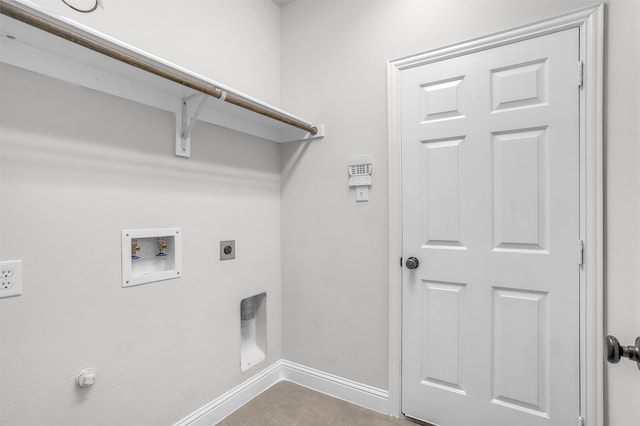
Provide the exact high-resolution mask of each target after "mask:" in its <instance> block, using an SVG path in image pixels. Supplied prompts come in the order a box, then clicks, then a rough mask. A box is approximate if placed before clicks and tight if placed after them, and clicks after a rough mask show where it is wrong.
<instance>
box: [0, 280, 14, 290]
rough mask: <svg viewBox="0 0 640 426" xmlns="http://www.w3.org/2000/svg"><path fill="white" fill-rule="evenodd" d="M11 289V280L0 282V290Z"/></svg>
mask: <svg viewBox="0 0 640 426" xmlns="http://www.w3.org/2000/svg"><path fill="white" fill-rule="evenodd" d="M11 287H13V281H12V280H2V281H0V290H9V289H10V288H11Z"/></svg>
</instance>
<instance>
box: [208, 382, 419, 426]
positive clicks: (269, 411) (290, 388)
mask: <svg viewBox="0 0 640 426" xmlns="http://www.w3.org/2000/svg"><path fill="white" fill-rule="evenodd" d="M417 424H424V423H414V422H410V421H408V420H405V419H398V418H394V417H389V416H386V415H384V414H380V413H376V412H374V411H370V410H367V409H366V408H362V407H359V406H357V405H353V404H350V403H348V402H345V401H342V400H340V399H336V398H333V397H330V396H327V395H325V394H322V393H319V392H315V391H312V390H310V389H307V388H305V387H302V386H299V385H296V384H294V383H291V382H286V381H282V382H279V383H277V384H275V385H273V386H272V387H271V388H269V389H268V390H267V391H266V392H263V393H262V394H260V395H258V396H257V397H256V398H254V399H252V400H251V401H249V403H247V404H246V405H245V406H244V407H242V408H240V409H239V410H238V411H236V412H235V413H233V414H231V415H230V416H229V417H227V418H226V419H224V420H223V421H221V422H220V423H218V424H217V426H399V425H400V426H402V425H405V426H416V425H417Z"/></svg>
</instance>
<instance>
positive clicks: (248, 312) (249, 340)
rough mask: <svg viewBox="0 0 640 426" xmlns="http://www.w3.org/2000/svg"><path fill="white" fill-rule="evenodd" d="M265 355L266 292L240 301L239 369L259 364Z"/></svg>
mask: <svg viewBox="0 0 640 426" xmlns="http://www.w3.org/2000/svg"><path fill="white" fill-rule="evenodd" d="M266 357H267V294H266V293H260V294H256V295H255V296H251V297H247V298H246V299H242V302H240V371H242V372H244V371H247V370H248V369H250V368H251V367H253V366H254V365H257V364H260V363H261V362H262V361H264V359H265V358H266Z"/></svg>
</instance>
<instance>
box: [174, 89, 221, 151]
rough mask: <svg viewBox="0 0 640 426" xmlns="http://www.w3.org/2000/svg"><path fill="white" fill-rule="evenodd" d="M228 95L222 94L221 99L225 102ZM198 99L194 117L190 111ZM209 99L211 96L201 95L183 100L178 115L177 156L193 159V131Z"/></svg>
mask: <svg viewBox="0 0 640 426" xmlns="http://www.w3.org/2000/svg"><path fill="white" fill-rule="evenodd" d="M226 94H227V93H226V92H222V97H221V98H220V99H223V100H224V98H225V97H226ZM197 98H200V103H198V106H197V108H196V110H195V112H194V113H193V115H192V116H189V111H190V110H193V105H194V104H195V101H196V99H197ZM208 98H209V96H207V95H205V94H200V93H197V94H195V95H191V96H187V97H186V98H182V101H181V102H180V109H179V111H178V112H177V113H176V155H178V156H180V157H191V131H192V130H193V126H194V125H195V124H196V121H198V116H200V113H201V112H202V108H204V106H205V104H206V103H207V100H208Z"/></svg>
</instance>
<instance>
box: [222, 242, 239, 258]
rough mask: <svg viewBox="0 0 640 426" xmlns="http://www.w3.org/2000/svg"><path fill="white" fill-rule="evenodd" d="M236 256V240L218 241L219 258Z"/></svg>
mask: <svg viewBox="0 0 640 426" xmlns="http://www.w3.org/2000/svg"><path fill="white" fill-rule="evenodd" d="M235 258H236V240H227V241H220V260H229V259H235Z"/></svg>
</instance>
